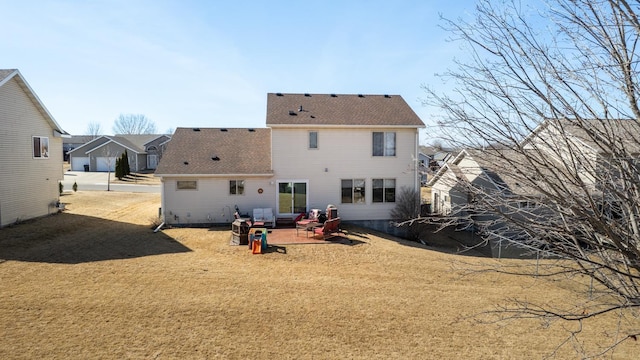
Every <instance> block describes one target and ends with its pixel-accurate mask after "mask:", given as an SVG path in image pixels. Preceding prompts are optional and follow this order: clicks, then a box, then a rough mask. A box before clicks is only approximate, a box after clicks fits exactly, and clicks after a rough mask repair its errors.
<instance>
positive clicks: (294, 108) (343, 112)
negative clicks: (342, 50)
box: [267, 93, 425, 128]
mask: <svg viewBox="0 0 640 360" xmlns="http://www.w3.org/2000/svg"><path fill="white" fill-rule="evenodd" d="M310 125H313V126H354V127H408V128H422V127H425V125H424V123H423V122H422V120H420V118H419V117H418V115H416V113H415V112H414V111H413V110H412V109H411V107H409V105H408V104H407V103H406V102H405V101H404V99H403V98H402V97H401V96H400V95H343V94H282V93H269V94H267V126H269V127H277V126H306V127H308V126H310Z"/></svg>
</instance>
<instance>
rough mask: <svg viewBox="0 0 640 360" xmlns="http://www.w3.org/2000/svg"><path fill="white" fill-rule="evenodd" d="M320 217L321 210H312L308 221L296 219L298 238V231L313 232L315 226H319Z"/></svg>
mask: <svg viewBox="0 0 640 360" xmlns="http://www.w3.org/2000/svg"><path fill="white" fill-rule="evenodd" d="M319 216H320V209H311V211H309V216H308V217H307V218H306V219H296V236H298V230H300V229H305V230H311V229H312V228H313V227H314V226H317V225H318V222H319V220H318V217H319Z"/></svg>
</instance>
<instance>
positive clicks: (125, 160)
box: [122, 150, 131, 176]
mask: <svg viewBox="0 0 640 360" xmlns="http://www.w3.org/2000/svg"><path fill="white" fill-rule="evenodd" d="M122 163H123V164H122V166H123V169H122V170H123V173H124V176H127V175H129V174H131V168H130V167H129V154H127V150H125V151H124V154H122Z"/></svg>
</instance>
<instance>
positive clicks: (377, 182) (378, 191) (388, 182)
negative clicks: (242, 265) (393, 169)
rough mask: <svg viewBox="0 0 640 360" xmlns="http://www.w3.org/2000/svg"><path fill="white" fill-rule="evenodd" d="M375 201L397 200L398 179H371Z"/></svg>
mask: <svg viewBox="0 0 640 360" xmlns="http://www.w3.org/2000/svg"><path fill="white" fill-rule="evenodd" d="M371 188H372V189H373V202H374V203H392V202H396V179H373V180H371Z"/></svg>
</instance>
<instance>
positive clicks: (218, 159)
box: [211, 156, 220, 161]
mask: <svg viewBox="0 0 640 360" xmlns="http://www.w3.org/2000/svg"><path fill="white" fill-rule="evenodd" d="M211 160H213V161H220V157H218V156H214V157H212V158H211Z"/></svg>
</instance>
